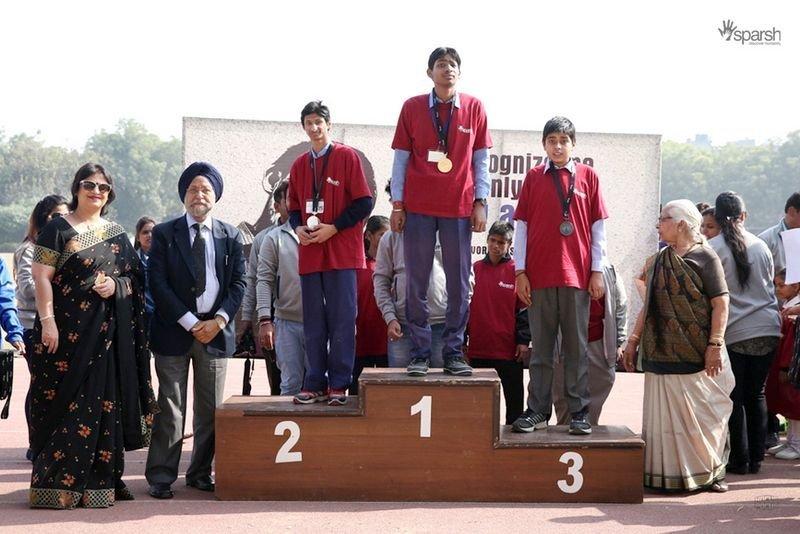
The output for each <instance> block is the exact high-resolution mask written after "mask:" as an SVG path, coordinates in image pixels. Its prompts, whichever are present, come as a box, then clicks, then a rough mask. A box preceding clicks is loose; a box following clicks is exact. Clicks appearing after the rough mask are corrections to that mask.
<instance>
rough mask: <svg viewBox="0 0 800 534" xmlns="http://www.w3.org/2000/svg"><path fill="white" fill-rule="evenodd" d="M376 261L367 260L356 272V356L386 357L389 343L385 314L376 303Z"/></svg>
mask: <svg viewBox="0 0 800 534" xmlns="http://www.w3.org/2000/svg"><path fill="white" fill-rule="evenodd" d="M374 272H375V260H373V259H372V258H367V266H366V268H364V269H357V270H356V284H357V287H358V316H357V317H356V356H357V357H359V358H360V357H362V356H384V355H385V354H386V353H387V350H388V349H387V344H388V342H389V340H388V338H387V333H386V323H385V322H384V320H383V314H382V313H381V310H380V309H378V303H377V302H375V289H374V286H373V285H372V273H374Z"/></svg>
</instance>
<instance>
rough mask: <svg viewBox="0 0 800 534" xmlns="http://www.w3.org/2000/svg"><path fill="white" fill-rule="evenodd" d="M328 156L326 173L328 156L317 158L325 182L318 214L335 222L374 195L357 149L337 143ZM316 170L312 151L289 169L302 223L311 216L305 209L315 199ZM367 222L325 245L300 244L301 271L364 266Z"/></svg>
mask: <svg viewBox="0 0 800 534" xmlns="http://www.w3.org/2000/svg"><path fill="white" fill-rule="evenodd" d="M328 150H333V152H331V153H330V156H329V158H328V166H327V168H326V169H325V176H324V177H322V176H321V173H322V167H323V161H324V158H325V156H323V157H321V158H319V159H318V160H317V173H318V176H319V177H320V178H321V181H322V194H321V197H320V198H321V199H322V200H323V201H324V203H325V204H324V208H325V209H324V211H323V212H322V213H320V214H319V215H318V217H319V220H320V222H323V223H326V224H333V221H335V220H336V218H337V217H339V215H341V214H342V212H343V211H344V210H346V209H347V208H348V207H349V206H350V204H351V203H352V202H353V201H354V200H356V199H358V198H363V197H371V196H372V194H371V193H370V191H369V186H367V179H366V178H365V177H364V170H363V169H362V168H361V160H360V159H359V157H358V154H357V153H356V151H355V150H353V149H352V148H350V147H349V146H347V145H342V144H340V143H336V144H335V145H333V144H332V145H331V147H330V148H329V149H328ZM313 182H314V173H313V171H312V170H311V154H310V153H308V152H306V153H305V154H303V155H302V156H300V157H299V158H297V159H296V160H295V162H294V163H293V164H292V168H291V170H290V171H289V194H288V197H287V198H288V202H289V211H296V210H299V211H300V217H301V221H302V224H303V225H305V224H306V220H307V219H308V217H309V216H310V215H311V214H310V213H307V212H306V201H309V200H311V199H312V198H314V186H313ZM363 233H364V224H363V222H358V223H357V224H355V225H354V226H351V227H350V228H345V229H344V230H342V231H340V232H338V233H337V234H336V235H334V236H333V237H331V238H330V239H328V240H327V241H325V242H324V243H322V244H312V245H305V246H303V245H301V246H300V249H299V252H298V264H299V270H300V274H301V275H302V274H310V273H317V272H321V271H333V270H337V269H362V268H364V237H363Z"/></svg>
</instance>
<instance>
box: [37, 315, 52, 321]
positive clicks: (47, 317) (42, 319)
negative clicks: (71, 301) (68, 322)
mask: <svg viewBox="0 0 800 534" xmlns="http://www.w3.org/2000/svg"><path fill="white" fill-rule="evenodd" d="M55 318H56V316H55V315H45V316H44V317H39V322H42V321H46V320H47V319H53V320H55Z"/></svg>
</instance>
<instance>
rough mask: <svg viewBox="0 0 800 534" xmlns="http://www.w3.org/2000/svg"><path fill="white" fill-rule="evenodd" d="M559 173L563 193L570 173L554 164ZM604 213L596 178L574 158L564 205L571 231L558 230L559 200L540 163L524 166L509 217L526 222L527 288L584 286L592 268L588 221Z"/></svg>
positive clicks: (597, 219)
mask: <svg viewBox="0 0 800 534" xmlns="http://www.w3.org/2000/svg"><path fill="white" fill-rule="evenodd" d="M557 172H558V176H559V178H560V179H561V185H562V187H563V188H564V189H563V191H564V194H565V195H566V193H567V190H568V187H569V176H570V173H569V171H568V170H567V169H565V168H564V169H559V170H558V171H557ZM607 217H608V214H607V212H606V206H605V203H604V202H603V195H602V193H601V192H600V181H599V179H598V177H597V174H596V173H595V172H594V169H592V168H591V167H589V166H587V165H583V164H581V163H576V164H575V195H574V196H573V198H572V202H571V203H570V207H569V220H570V221H571V222H572V224H573V225H574V227H575V231H574V232H573V233H572V235H569V236H562V235H561V233H560V232H559V230H558V227H559V225H560V224H561V222H562V221H563V220H564V218H563V216H562V214H561V200H560V199H559V196H558V193H557V192H556V188H555V184H554V183H553V179H552V178H551V176H550V174H549V173H545V172H544V165H539V166H538V167H534V168H533V169H531V170H530V172H528V175H527V176H526V177H525V181H524V182H523V184H522V191H520V194H519V201H518V202H517V208H516V210H515V211H514V219H517V220H520V221H525V222H526V223H527V224H528V235H527V252H526V255H525V271H526V273H527V275H528V279H529V280H530V283H531V289H544V288H547V287H575V288H578V289H586V288H588V287H589V277H590V275H591V270H592V250H591V246H592V224H594V223H595V222H596V221H599V220H600V219H605V218H607Z"/></svg>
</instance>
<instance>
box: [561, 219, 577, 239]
mask: <svg viewBox="0 0 800 534" xmlns="http://www.w3.org/2000/svg"><path fill="white" fill-rule="evenodd" d="M558 231H559V232H561V235H563V236H564V237H566V236H568V235H572V232H574V231H575V227H574V226H573V225H572V223H571V222H569V221H564V222H562V223H561V224H560V225H559V226H558Z"/></svg>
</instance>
